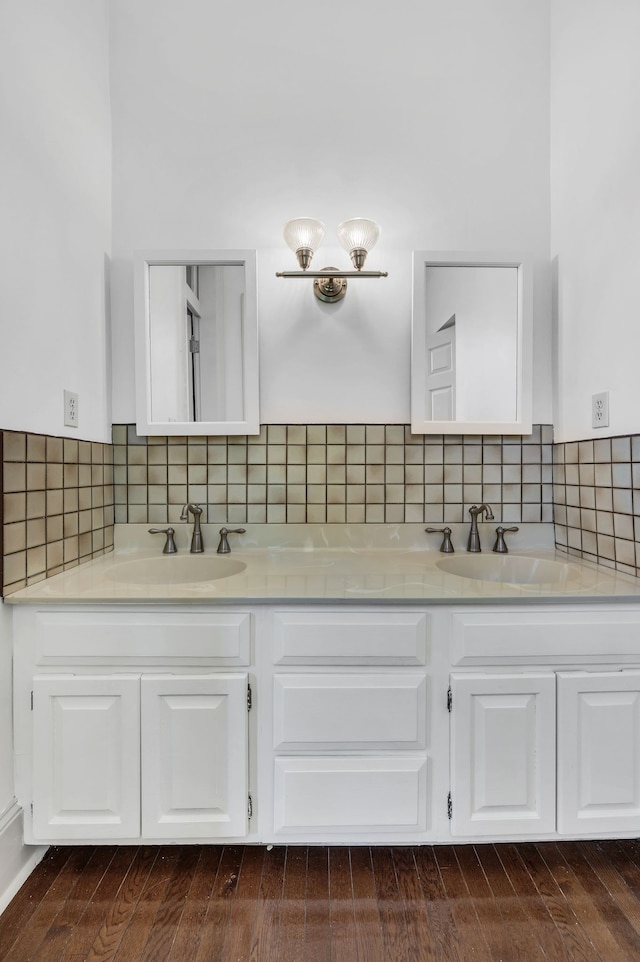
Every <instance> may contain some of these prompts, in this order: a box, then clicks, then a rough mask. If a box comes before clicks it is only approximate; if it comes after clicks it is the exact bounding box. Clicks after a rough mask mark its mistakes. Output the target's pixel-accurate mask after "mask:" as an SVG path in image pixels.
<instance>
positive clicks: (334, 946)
mask: <svg viewBox="0 0 640 962" xmlns="http://www.w3.org/2000/svg"><path fill="white" fill-rule="evenodd" d="M329 915H330V919H331V962H353V960H354V959H355V957H356V940H355V929H354V918H355V916H354V907H353V885H352V883H351V857H350V853H349V849H348V848H346V847H342V846H341V847H333V848H330V849H329Z"/></svg>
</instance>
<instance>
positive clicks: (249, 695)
mask: <svg viewBox="0 0 640 962" xmlns="http://www.w3.org/2000/svg"><path fill="white" fill-rule="evenodd" d="M252 708H253V693H252V691H251V685H247V711H251V709H252Z"/></svg>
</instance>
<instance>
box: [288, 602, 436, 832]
mask: <svg viewBox="0 0 640 962" xmlns="http://www.w3.org/2000/svg"><path fill="white" fill-rule="evenodd" d="M272 626H273V628H272V636H273V646H274V658H273V660H274V674H273V681H272V685H273V725H272V731H273V765H274V768H273V831H274V834H275V836H276V837H277V838H278V839H289V840H300V839H301V838H303V837H311V838H315V839H324V840H332V839H343V840H344V839H345V837H350V838H354V839H363V838H379V839H385V838H396V839H402V838H404V839H405V840H406V839H407V837H409V836H410V837H412V838H416V837H422V836H424V833H425V832H426V831H427V828H428V826H429V824H430V821H431V817H430V816H431V813H430V810H429V805H430V802H429V799H430V795H429V768H430V757H429V752H430V748H431V746H430V713H431V703H430V691H429V688H430V668H429V658H428V649H429V643H428V615H427V614H426V613H425V612H424V611H420V610H416V609H414V610H409V611H407V610H398V609H397V610H389V609H384V610H381V609H370V610H354V609H353V608H350V607H344V608H342V609H334V610H331V609H327V608H324V609H316V610H312V609H305V610H300V609H287V610H276V611H274V612H273V615H272Z"/></svg>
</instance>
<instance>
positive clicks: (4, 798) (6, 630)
mask: <svg viewBox="0 0 640 962" xmlns="http://www.w3.org/2000/svg"><path fill="white" fill-rule="evenodd" d="M10 628H11V622H10V616H9V614H8V613H7V610H6V608H5V607H4V605H0V815H2V813H3V812H4V811H5V809H6V808H7V807H8V806H9V805H10V804H11V802H12V801H13V714H12V702H11V687H12V677H13V675H12V672H13V668H12V660H11V630H10Z"/></svg>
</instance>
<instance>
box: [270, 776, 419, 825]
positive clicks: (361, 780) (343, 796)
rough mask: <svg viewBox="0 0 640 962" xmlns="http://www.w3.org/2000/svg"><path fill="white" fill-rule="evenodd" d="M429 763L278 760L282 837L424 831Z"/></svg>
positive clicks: (276, 810) (277, 812) (276, 812)
mask: <svg viewBox="0 0 640 962" xmlns="http://www.w3.org/2000/svg"><path fill="white" fill-rule="evenodd" d="M427 764H428V762H427V759H426V758H375V757H374V758H354V757H350V758H278V759H276V761H275V806H274V829H275V832H276V833H279V834H292V835H295V834H296V833H307V834H312V835H320V834H327V833H340V832H345V833H347V832H348V833H354V834H355V833H360V832H362V833H363V834H365V833H371V832H380V833H381V832H390V831H393V832H423V831H425V830H426V827H427V825H426V822H427Z"/></svg>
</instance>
